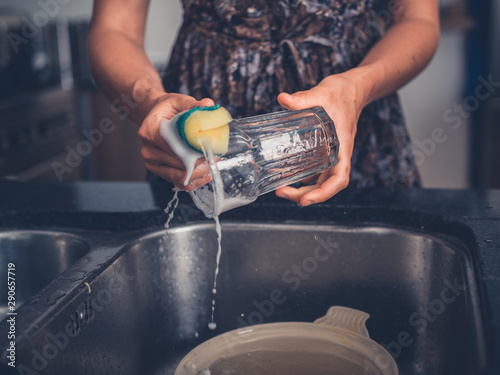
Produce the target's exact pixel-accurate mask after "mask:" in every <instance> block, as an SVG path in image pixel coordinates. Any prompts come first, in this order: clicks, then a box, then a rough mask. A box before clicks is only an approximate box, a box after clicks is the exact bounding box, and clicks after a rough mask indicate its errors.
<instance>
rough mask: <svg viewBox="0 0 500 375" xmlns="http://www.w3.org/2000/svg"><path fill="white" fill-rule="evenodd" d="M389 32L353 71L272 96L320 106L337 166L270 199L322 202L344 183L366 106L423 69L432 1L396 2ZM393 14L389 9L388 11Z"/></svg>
mask: <svg viewBox="0 0 500 375" xmlns="http://www.w3.org/2000/svg"><path fill="white" fill-rule="evenodd" d="M393 3H396V4H398V3H399V7H398V8H397V11H395V12H393V13H392V15H393V20H392V23H391V26H390V28H389V29H388V31H387V33H386V34H385V35H384V37H383V38H382V39H380V41H379V42H378V43H377V44H376V45H375V46H374V47H373V48H372V49H371V50H370V52H369V53H368V54H367V55H366V57H365V58H364V60H363V61H362V62H361V63H360V64H359V66H358V67H356V68H354V69H351V70H348V71H346V72H344V73H341V74H336V75H332V76H329V77H327V78H325V79H324V80H323V81H321V82H320V83H319V84H318V85H317V86H316V87H314V88H312V89H311V90H308V91H302V92H297V93H294V94H292V95H289V94H286V93H282V94H280V95H279V96H278V101H279V102H280V104H281V105H283V106H284V107H286V108H288V109H294V110H295V109H303V108H308V107H312V106H316V105H320V106H323V107H324V108H325V110H326V111H327V113H328V114H329V115H330V117H331V118H332V119H333V121H334V123H335V125H336V128H337V135H338V138H339V142H340V150H339V162H338V163H337V165H336V166H334V167H332V168H331V169H330V170H329V171H327V172H325V173H323V174H321V175H320V176H319V178H318V181H317V183H316V184H315V185H310V186H304V187H301V188H299V189H295V188H292V187H290V186H287V187H283V188H280V189H278V190H277V191H276V194H277V195H278V196H280V197H283V198H287V199H290V200H293V201H295V202H297V203H300V204H301V205H303V206H308V205H310V204H313V203H319V202H324V201H325V200H327V199H329V198H331V197H332V196H333V195H335V194H337V193H338V192H339V191H341V190H343V189H345V188H346V187H347V185H348V183H349V173H350V170H351V157H352V151H353V147H354V137H355V135H356V127H357V122H358V119H359V116H360V114H361V111H362V110H363V108H364V107H365V106H366V105H367V104H369V103H370V102H372V101H374V100H376V99H379V98H381V97H384V96H386V95H388V94H390V93H392V92H394V91H396V90H397V89H399V88H400V87H402V86H403V85H404V84H406V83H407V82H408V81H410V80H411V79H412V78H413V77H415V76H416V75H417V74H418V73H419V72H420V71H422V69H423V68H424V67H425V66H426V65H427V64H428V62H429V61H430V59H431V58H432V56H433V55H434V52H435V50H436V48H437V45H438V41H439V6H438V0H426V1H419V0H399V1H393ZM393 9H394V8H393Z"/></svg>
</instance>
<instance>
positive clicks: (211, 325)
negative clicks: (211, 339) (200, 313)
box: [208, 322, 217, 331]
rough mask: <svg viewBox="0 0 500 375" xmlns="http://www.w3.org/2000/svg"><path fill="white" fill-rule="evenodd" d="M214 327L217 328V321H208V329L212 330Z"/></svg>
mask: <svg viewBox="0 0 500 375" xmlns="http://www.w3.org/2000/svg"><path fill="white" fill-rule="evenodd" d="M216 328H217V323H215V322H210V323H208V329H210V330H212V331H213V330H214V329H216Z"/></svg>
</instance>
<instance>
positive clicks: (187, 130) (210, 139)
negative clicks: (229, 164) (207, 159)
mask: <svg viewBox="0 0 500 375" xmlns="http://www.w3.org/2000/svg"><path fill="white" fill-rule="evenodd" d="M232 120H233V118H232V117H231V114H230V113H229V112H228V110H227V109H226V108H224V107H221V106H219V105H215V106H213V107H195V108H193V109H191V110H189V111H187V112H185V113H183V114H182V115H181V116H179V118H178V119H177V123H176V125H177V130H178V131H179V133H180V134H181V136H182V138H183V139H184V141H185V142H186V143H187V144H188V145H189V146H190V147H191V148H193V149H195V150H197V151H202V143H203V144H204V145H207V146H209V147H210V148H211V149H212V152H213V153H215V154H219V155H223V154H225V153H226V152H227V150H228V147H229V125H228V124H229V123H230V122H231V121H232Z"/></svg>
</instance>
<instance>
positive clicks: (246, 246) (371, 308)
mask: <svg viewBox="0 0 500 375" xmlns="http://www.w3.org/2000/svg"><path fill="white" fill-rule="evenodd" d="M222 228H223V231H222V232H223V237H222V248H223V251H222V257H221V263H220V273H219V277H218V280H217V294H216V295H215V302H216V303H215V315H214V318H215V322H216V324H217V328H216V330H215V331H211V330H210V329H208V323H209V322H210V320H211V313H212V298H213V297H214V296H213V294H212V292H211V291H212V287H213V282H214V271H215V260H216V252H217V237H216V233H215V229H214V225H213V224H212V223H196V224H192V225H186V226H182V227H176V228H173V229H169V230H158V231H155V232H152V233H141V234H135V236H136V238H135V239H133V240H131V241H128V240H127V241H125V240H124V241H123V246H116V247H115V248H114V250H112V249H107V250H106V249H104V248H103V247H101V248H99V249H95V250H93V251H91V252H90V253H89V255H88V257H89V262H88V264H87V267H90V268H91V267H92V265H94V266H95V270H94V271H93V272H89V273H88V274H87V276H86V277H85V278H84V279H83V280H81V281H80V282H79V283H78V284H77V285H76V286H74V287H73V291H72V293H68V295H66V296H65V297H64V298H61V299H60V300H58V301H57V303H56V305H55V306H53V307H51V308H50V309H48V310H45V311H42V312H40V311H39V312H38V313H39V318H38V320H37V325H38V329H37V330H35V329H32V331H31V334H29V335H25V336H24V337H23V338H21V339H20V340H19V342H18V344H17V345H18V347H17V354H18V363H20V364H22V365H24V366H26V368H29V369H32V370H34V371H37V372H38V373H42V374H44V373H47V374H69V373H93V374H138V373H142V374H172V373H173V370H174V369H175V367H176V365H177V363H178V362H179V361H180V360H181V358H182V357H183V356H184V355H185V354H186V353H187V352H188V351H189V350H191V349H192V348H194V347H195V346H196V345H198V344H200V343H201V342H203V341H205V340H207V339H209V338H210V337H213V336H214V335H217V334H220V333H222V332H225V331H228V330H231V329H234V328H237V327H242V326H245V325H252V324H260V323H268V322H278V321H308V322H311V321H313V320H315V319H316V318H318V317H320V316H323V315H324V314H325V313H326V311H327V309H328V308H329V307H330V306H332V305H342V306H348V307H353V308H356V309H360V310H363V311H366V312H368V313H369V314H370V315H371V317H370V319H369V320H368V324H367V326H368V330H369V332H370V335H371V337H372V338H373V339H374V340H376V341H377V342H379V343H382V344H383V345H385V346H386V348H387V350H388V351H389V352H391V353H392V354H393V356H394V357H395V358H396V362H397V364H398V366H399V370H400V374H402V375H409V374H440V375H443V374H478V373H479V372H480V370H481V369H482V368H484V367H485V365H486V358H485V353H486V351H485V347H484V337H483V336H484V335H483V325H482V314H481V308H480V307H481V303H482V302H481V301H480V298H479V295H480V294H479V291H478V286H477V284H476V277H477V275H476V274H475V271H474V270H475V268H474V266H473V263H472V262H471V255H470V249H468V248H467V247H466V246H465V245H464V243H462V242H461V241H459V240H457V239H455V238H451V237H447V236H444V235H441V234H430V233H425V232H423V231H420V230H416V229H405V228H396V227H393V226H374V225H356V226H338V225H314V224H311V223H291V224H272V223H262V224H246V223H223V224H222ZM129 235H130V234H129ZM110 238H113V239H114V241H115V242H116V241H117V236H116V235H111V236H110ZM81 250H82V251H85V247H84V246H83V245H82V248H81ZM90 268H89V269H90ZM68 272H69V271H68ZM84 282H87V283H88V287H87V285H84ZM47 293H49V291H47ZM0 328H1V327H0ZM2 356H3V354H2ZM367 373H369V372H367Z"/></svg>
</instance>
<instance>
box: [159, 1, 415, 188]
mask: <svg viewBox="0 0 500 375" xmlns="http://www.w3.org/2000/svg"><path fill="white" fill-rule="evenodd" d="M182 2H183V7H184V22H183V24H182V26H181V28H180V30H179V33H178V37H177V41H176V43H175V45H174V48H173V50H172V53H171V58H170V61H169V64H168V66H167V69H166V72H165V75H164V78H163V83H164V86H165V89H166V91H167V92H178V93H182V94H187V95H191V96H193V97H195V98H196V99H202V98H206V97H208V98H212V99H213V100H214V101H215V102H216V103H218V104H220V105H222V106H225V107H226V108H227V109H228V110H229V112H230V113H231V114H232V115H233V116H234V117H246V116H251V115H256V114H261V113H269V112H274V111H279V110H283V107H281V106H280V105H279V104H278V102H277V100H276V97H277V96H278V94H279V93H280V92H288V93H294V92H296V91H302V90H307V89H310V88H312V87H314V86H315V85H317V84H318V83H319V82H320V81H321V80H322V79H323V78H325V77H327V76H329V75H332V74H338V73H342V72H344V71H346V70H349V69H351V68H354V67H356V66H357V65H358V64H359V63H360V62H361V61H362V60H363V58H364V56H365V55H366V54H367V52H368V51H369V50H370V48H371V47H372V46H373V45H374V44H375V43H376V42H377V41H378V40H379V39H380V38H381V37H382V36H383V34H384V30H385V25H384V24H383V22H382V21H381V17H379V16H378V12H380V11H381V9H382V8H381V7H382V4H381V0H182ZM341 147H342V145H341ZM350 186H356V187H372V186H384V187H418V186H420V177H419V174H418V170H417V168H416V165H415V160H414V155H413V152H412V148H411V142H410V138H409V135H408V131H407V129H406V126H405V121H404V117H403V114H402V111H401V106H400V103H399V99H398V96H397V94H392V95H389V96H387V97H385V98H382V99H379V100H377V101H375V102H373V103H371V104H369V105H368V106H366V107H365V108H364V110H363V112H362V114H361V116H360V119H359V122H358V130H357V135H356V139H355V146H354V152H353V157H352V167H351V181H350Z"/></svg>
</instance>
